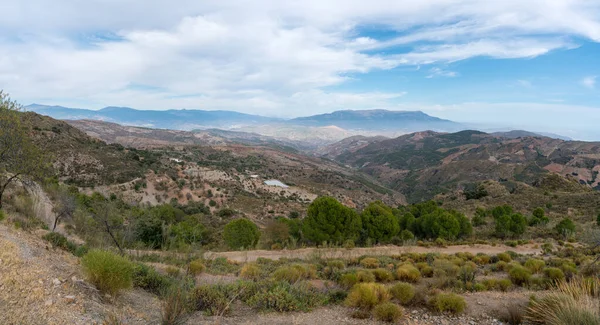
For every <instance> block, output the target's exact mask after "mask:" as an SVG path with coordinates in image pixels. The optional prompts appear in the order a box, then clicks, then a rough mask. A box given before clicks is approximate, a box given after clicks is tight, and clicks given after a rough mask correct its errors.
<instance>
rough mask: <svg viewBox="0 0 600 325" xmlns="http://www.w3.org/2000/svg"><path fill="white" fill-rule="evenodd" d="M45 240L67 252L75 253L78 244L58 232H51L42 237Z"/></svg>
mask: <svg viewBox="0 0 600 325" xmlns="http://www.w3.org/2000/svg"><path fill="white" fill-rule="evenodd" d="M42 238H43V239H44V240H46V241H48V242H50V244H52V246H54V247H58V248H60V249H62V250H65V251H67V252H71V253H73V254H74V253H75V251H76V250H77V245H75V244H74V243H72V242H70V241H69V240H67V238H66V237H65V236H63V235H61V234H59V233H57V232H49V233H47V234H45V235H44V236H43V237H42Z"/></svg>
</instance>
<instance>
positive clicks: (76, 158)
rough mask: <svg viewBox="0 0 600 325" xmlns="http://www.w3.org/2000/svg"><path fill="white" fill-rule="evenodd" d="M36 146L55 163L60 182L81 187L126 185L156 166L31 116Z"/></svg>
mask: <svg viewBox="0 0 600 325" xmlns="http://www.w3.org/2000/svg"><path fill="white" fill-rule="evenodd" d="M27 114H28V118H29V120H30V121H31V123H32V126H33V130H34V133H33V135H32V137H33V139H34V141H35V143H36V144H37V145H38V146H39V147H40V148H41V149H42V150H43V151H45V152H46V153H47V154H49V155H50V157H51V159H52V164H53V166H54V169H55V170H56V172H57V175H58V176H59V179H60V181H63V182H66V183H68V184H74V185H78V186H99V185H105V184H113V183H122V182H126V181H130V180H132V179H134V178H137V177H140V176H142V175H143V173H144V170H145V169H146V168H148V166H149V165H151V164H152V161H151V160H150V159H148V160H141V159H140V157H139V156H138V155H136V154H133V153H131V152H130V151H128V150H125V149H124V148H123V147H122V146H114V145H107V144H106V143H104V142H103V141H101V140H99V139H96V138H93V137H90V136H88V135H86V134H85V133H84V132H82V131H80V130H78V129H76V128H74V127H72V126H70V125H69V124H67V123H66V122H63V121H58V120H55V119H52V118H50V117H47V116H42V115H39V114H35V113H27Z"/></svg>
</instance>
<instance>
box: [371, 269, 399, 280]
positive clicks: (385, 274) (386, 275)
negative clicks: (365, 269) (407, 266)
mask: <svg viewBox="0 0 600 325" xmlns="http://www.w3.org/2000/svg"><path fill="white" fill-rule="evenodd" d="M371 272H372V273H373V275H374V276H375V279H376V280H377V282H390V281H392V280H394V275H393V274H392V272H390V270H388V269H383V268H379V269H375V270H373V271H371Z"/></svg>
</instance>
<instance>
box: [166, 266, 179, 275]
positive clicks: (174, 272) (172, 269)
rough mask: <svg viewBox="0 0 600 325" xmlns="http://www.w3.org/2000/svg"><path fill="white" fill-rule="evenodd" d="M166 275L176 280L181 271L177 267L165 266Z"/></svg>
mask: <svg viewBox="0 0 600 325" xmlns="http://www.w3.org/2000/svg"><path fill="white" fill-rule="evenodd" d="M166 271H167V274H168V275H169V276H171V277H174V278H177V277H179V274H180V273H181V270H179V268H178V267H175V266H170V265H169V266H167V270H166Z"/></svg>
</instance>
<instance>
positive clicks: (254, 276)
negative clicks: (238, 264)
mask: <svg viewBox="0 0 600 325" xmlns="http://www.w3.org/2000/svg"><path fill="white" fill-rule="evenodd" d="M260 273H261V272H260V267H259V266H258V265H257V264H256V263H246V264H244V266H242V270H241V271H240V277H241V278H242V279H247V280H255V281H258V280H260V278H261V274H260Z"/></svg>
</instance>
